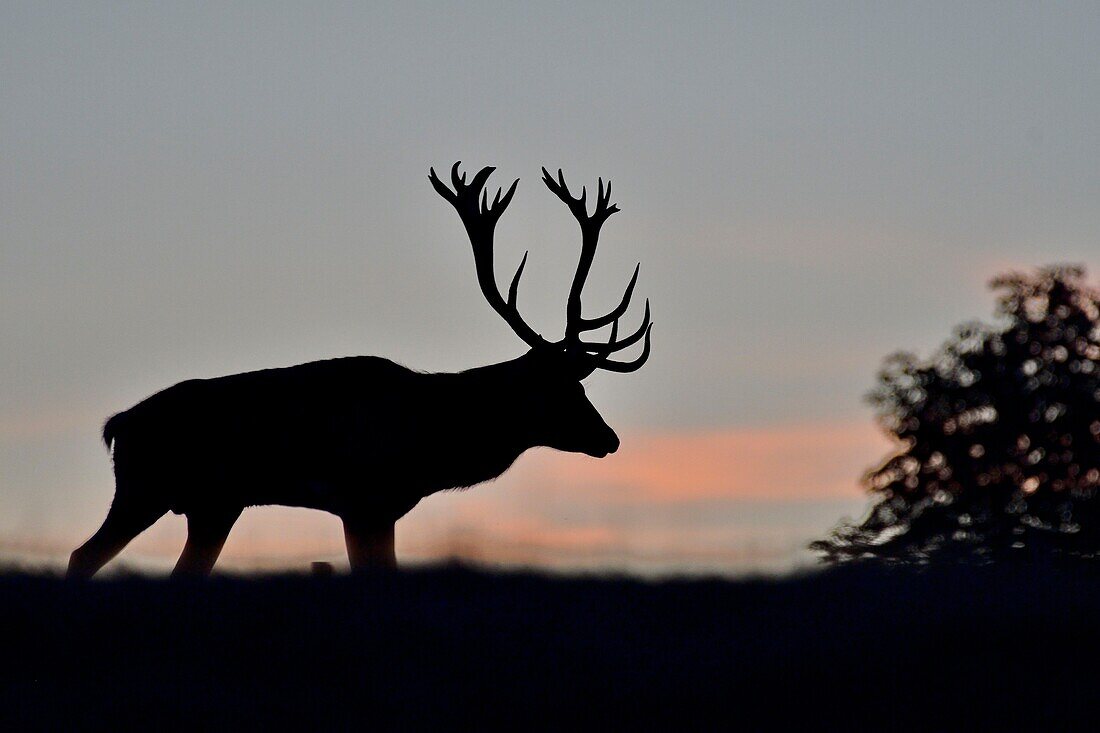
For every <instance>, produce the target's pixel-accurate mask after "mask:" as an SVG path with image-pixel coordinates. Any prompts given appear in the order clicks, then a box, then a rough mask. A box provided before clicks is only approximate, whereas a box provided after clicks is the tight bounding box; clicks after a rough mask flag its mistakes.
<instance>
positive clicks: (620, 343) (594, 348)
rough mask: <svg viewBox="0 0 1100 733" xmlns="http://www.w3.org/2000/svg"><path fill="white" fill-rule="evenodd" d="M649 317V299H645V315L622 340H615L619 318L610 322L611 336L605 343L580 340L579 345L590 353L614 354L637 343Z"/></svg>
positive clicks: (648, 321)
mask: <svg viewBox="0 0 1100 733" xmlns="http://www.w3.org/2000/svg"><path fill="white" fill-rule="evenodd" d="M649 325H650V318H649V299H648V298H646V301H645V315H644V316H643V317H642V325H641V326H639V327H638V330H636V331H635V332H634V333H632V334H630V335H629V336H627V337H626V338H624V339H622V340H617V338H616V337H617V336H618V332H619V319H617V318H616V319H615V320H614V321H612V323H611V338H609V339H608V340H607V343H603V344H594V343H589V342H581V347H582V348H583V349H584V350H585V351H586V352H589V353H591V354H602V355H604V356H607V355H609V354H614V353H615V352H618V351H622V350H623V349H625V348H628V347H630V346H633V345H634V344H636V343H638V342H639V341H640V340H641V339H642V336H644V335H645V334H646V332H647V331H648V330H649Z"/></svg>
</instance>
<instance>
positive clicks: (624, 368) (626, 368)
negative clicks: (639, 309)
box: [596, 323, 653, 374]
mask: <svg viewBox="0 0 1100 733" xmlns="http://www.w3.org/2000/svg"><path fill="white" fill-rule="evenodd" d="M652 332H653V324H652V323H650V324H649V326H648V327H647V328H646V330H645V344H644V345H643V346H642V353H641V354H639V355H638V358H637V359H635V360H634V361H625V362H624V361H612V360H611V359H608V358H606V357H605V358H604V359H602V360H601V361H599V362H597V363H596V368H597V369H603V370H605V371H609V372H619V373H620V374H628V373H630V372H635V371H638V370H639V369H641V368H642V365H643V364H645V363H646V361H647V360H648V359H649V346H650V343H649V334H650V333H652Z"/></svg>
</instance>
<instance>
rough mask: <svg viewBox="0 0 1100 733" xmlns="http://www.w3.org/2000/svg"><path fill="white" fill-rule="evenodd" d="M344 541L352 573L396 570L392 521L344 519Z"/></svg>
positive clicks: (360, 518)
mask: <svg viewBox="0 0 1100 733" xmlns="http://www.w3.org/2000/svg"><path fill="white" fill-rule="evenodd" d="M343 519H344V541H345V542H346V543H347V546H348V560H349V561H350V562H351V569H352V571H358V570H396V569H397V555H396V554H395V552H394V549H393V526H394V523H393V522H392V521H378V520H374V521H371V520H366V519H364V518H362V517H344V518H343Z"/></svg>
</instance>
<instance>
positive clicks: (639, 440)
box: [508, 423, 891, 502]
mask: <svg viewBox="0 0 1100 733" xmlns="http://www.w3.org/2000/svg"><path fill="white" fill-rule="evenodd" d="M890 448H891V443H890V441H889V440H887V438H885V437H884V436H883V435H882V434H881V433H880V432H879V431H878V430H877V429H876V428H875V427H874V426H873V425H870V424H866V423H852V424H849V423H816V424H812V423H811V424H802V425H793V426H778V427H767V428H737V429H729V430H720V431H692V432H673V431H669V432H663V433H639V434H632V435H630V434H628V435H624V436H623V446H622V448H621V449H620V450H619V452H618V453H616V454H615V455H613V456H610V457H608V458H605V459H603V460H593V459H590V458H586V457H583V456H563V455H561V454H556V453H551V452H538V453H535V454H533V455H532V456H530V457H525V458H523V459H521V463H520V464H518V465H517V466H516V468H515V469H514V470H513V472H512V473H514V474H515V475H514V476H512V475H511V474H510V475H509V477H508V480H509V481H510V482H515V483H519V484H522V485H524V486H525V487H528V488H534V489H538V488H547V487H554V488H555V489H556V490H558V491H567V492H569V494H570V496H574V495H576V494H578V493H583V494H584V495H589V496H590V495H592V494H594V493H596V492H606V494H607V496H606V498H614V499H616V500H626V501H636V502H677V501H690V500H699V499H769V500H776V499H790V500H795V499H823V498H851V497H856V496H860V495H861V490H860V487H859V476H860V475H861V474H862V473H863V471H864V470H866V469H867V467H869V466H870V465H872V464H873V463H875V462H876V461H878V460H879V459H880V458H881V457H882V456H883V455H884V454H885V453H886V452H887V451H888V450H890Z"/></svg>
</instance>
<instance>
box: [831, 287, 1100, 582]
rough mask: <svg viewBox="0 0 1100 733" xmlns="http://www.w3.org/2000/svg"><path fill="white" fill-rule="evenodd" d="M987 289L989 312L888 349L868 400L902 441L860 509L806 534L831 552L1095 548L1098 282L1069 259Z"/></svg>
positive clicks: (970, 554)
mask: <svg viewBox="0 0 1100 733" xmlns="http://www.w3.org/2000/svg"><path fill="white" fill-rule="evenodd" d="M991 288H992V289H993V290H995V291H996V292H997V293H998V299H997V316H998V318H997V322H996V323H995V324H993V325H989V324H984V323H967V324H964V325H962V326H959V327H958V328H956V329H955V332H954V334H953V335H952V337H951V338H950V339H949V340H948V341H947V342H946V343H944V344H943V345H942V346H941V347H940V348H939V349H938V350H937V351H936V352H935V353H934V354H933V355H932V356H931V358H929V359H920V358H918V357H917V356H916V355H914V354H912V353H907V352H902V353H897V354H893V355H892V356H890V357H888V358H887V359H886V360H885V362H884V364H883V367H882V369H881V371H880V373H879V376H878V384H877V386H876V387H875V389H874V390H873V391H872V392H871V393H870V394H869V395H868V399H869V400H870V402H871V403H872V404H873V405H874V406H875V408H876V413H877V415H876V417H877V420H878V422H879V424H880V426H881V427H882V428H883V429H884V430H885V431H886V432H887V433H889V434H890V435H891V436H893V437H894V438H895V439H896V440H897V443H898V450H897V452H896V453H894V454H893V455H891V456H889V457H888V458H887V459H886V460H885V461H883V463H882V464H881V465H879V466H877V467H875V468H873V469H872V470H870V471H868V472H867V473H866V474H865V476H864V477H863V483H864V486H865V488H866V489H867V490H868V491H870V492H871V493H872V494H873V496H874V497H875V502H874V504H873V506H872V507H871V509H870V512H869V514H868V515H867V517H866V518H865V519H863V520H862V521H860V522H846V523H843V524H841V525H840V526H839V527H837V528H836V529H834V530H833V532H832V533H831V534H830V535H829V537H827V538H826V539H824V540H821V541H818V542H815V543H813V544H812V545H811V548H812V549H815V550H817V551H819V552H821V553H823V556H824V558H825V559H826V560H828V561H833V562H842V561H846V560H853V559H879V560H883V561H888V562H918V563H919V562H932V561H938V560H946V559H959V560H962V559H967V560H979V561H981V560H1002V559H1009V558H1014V559H1015V558H1020V559H1024V558H1033V559H1038V558H1049V557H1051V556H1055V555H1060V556H1077V557H1091V556H1095V555H1097V554H1098V553H1100V498H1098V496H1097V492H1098V489H1100V290H1097V289H1096V288H1093V287H1090V286H1089V285H1088V283H1087V282H1086V279H1085V270H1084V268H1083V267H1073V266H1059V267H1047V268H1042V269H1039V270H1037V271H1035V272H1030V273H1019V272H1010V273H1007V274H1004V275H1001V276H999V277H997V278H995V279H994V280H993V281H992V283H991Z"/></svg>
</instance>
